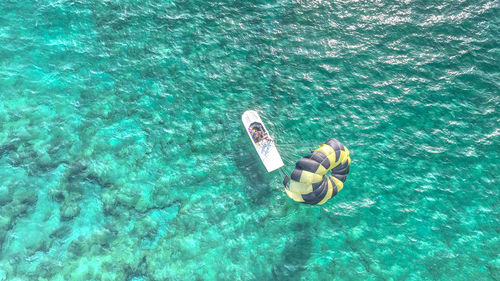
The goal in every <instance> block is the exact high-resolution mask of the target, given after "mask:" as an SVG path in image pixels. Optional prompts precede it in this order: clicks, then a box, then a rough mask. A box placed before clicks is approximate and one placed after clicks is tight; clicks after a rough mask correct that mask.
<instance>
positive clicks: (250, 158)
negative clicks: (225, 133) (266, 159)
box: [231, 132, 273, 205]
mask: <svg viewBox="0 0 500 281" xmlns="http://www.w3.org/2000/svg"><path fill="white" fill-rule="evenodd" d="M231 151H232V154H233V155H231V156H232V157H231V158H232V159H233V161H234V163H235V165H236V167H237V168H238V170H239V171H240V173H241V175H242V176H243V177H244V178H245V184H243V185H242V186H241V188H242V189H243V191H244V192H245V194H246V195H247V197H248V200H249V202H251V203H252V204H255V205H267V204H269V199H270V197H271V196H272V189H271V184H272V182H273V177H272V176H271V175H270V174H269V173H268V172H267V171H266V168H265V167H264V164H262V161H261V160H260V158H259V156H258V155H257V152H256V151H255V148H254V147H253V145H252V143H251V142H250V140H249V139H248V136H247V135H246V134H243V132H242V133H241V134H240V137H239V138H238V140H237V141H236V142H235V143H234V144H233V149H232V150H231Z"/></svg>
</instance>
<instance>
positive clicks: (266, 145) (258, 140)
mask: <svg viewBox="0 0 500 281" xmlns="http://www.w3.org/2000/svg"><path fill="white" fill-rule="evenodd" d="M241 121H243V125H244V126H245V130H246V131H247V134H248V136H249V137H250V140H251V141H252V143H253V146H254V147H255V150H256V151H257V154H259V157H260V159H261V160H262V163H264V166H265V167H266V169H267V171H268V172H272V171H274V170H276V169H278V168H281V167H283V165H284V164H283V160H282V159H281V156H280V154H279V152H278V149H277V148H276V144H275V143H274V140H273V138H272V137H271V135H269V131H268V130H267V129H266V126H264V123H263V122H262V120H261V119H260V117H259V114H258V113H257V112H256V111H253V110H247V111H245V112H244V113H243V115H242V116H241Z"/></svg>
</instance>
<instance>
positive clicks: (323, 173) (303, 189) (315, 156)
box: [283, 139, 351, 205]
mask: <svg viewBox="0 0 500 281" xmlns="http://www.w3.org/2000/svg"><path fill="white" fill-rule="evenodd" d="M350 164H351V158H350V157H349V150H348V149H347V148H346V147H345V146H343V145H342V144H341V143H340V142H339V141H338V140H336V139H329V140H328V141H326V142H325V143H324V144H322V145H320V147H319V148H318V149H316V150H314V151H313V152H311V154H309V155H307V156H305V157H302V158H301V159H300V160H299V162H297V164H295V169H294V170H293V171H292V174H291V175H290V177H288V176H286V177H285V180H284V181H283V184H284V185H285V191H286V193H287V194H288V196H289V197H290V198H292V199H293V200H295V201H297V202H302V203H306V204H312V205H315V204H320V205H321V204H323V203H325V202H326V201H328V200H330V198H332V197H333V196H335V195H337V192H339V191H340V190H341V189H342V188H343V187H344V182H345V180H346V176H347V174H348V173H349V165H350ZM328 171H330V172H331V173H330V175H327V173H328Z"/></svg>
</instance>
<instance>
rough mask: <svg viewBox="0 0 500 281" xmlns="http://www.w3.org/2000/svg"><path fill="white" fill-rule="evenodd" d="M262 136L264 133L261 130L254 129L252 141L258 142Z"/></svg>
mask: <svg viewBox="0 0 500 281" xmlns="http://www.w3.org/2000/svg"><path fill="white" fill-rule="evenodd" d="M263 137H264V134H263V133H262V131H261V130H257V131H255V135H254V141H255V142H256V143H257V142H260V141H261V140H262V138H263Z"/></svg>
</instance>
